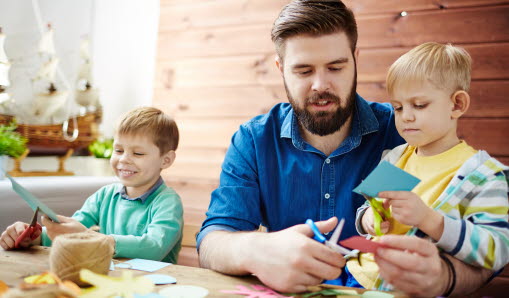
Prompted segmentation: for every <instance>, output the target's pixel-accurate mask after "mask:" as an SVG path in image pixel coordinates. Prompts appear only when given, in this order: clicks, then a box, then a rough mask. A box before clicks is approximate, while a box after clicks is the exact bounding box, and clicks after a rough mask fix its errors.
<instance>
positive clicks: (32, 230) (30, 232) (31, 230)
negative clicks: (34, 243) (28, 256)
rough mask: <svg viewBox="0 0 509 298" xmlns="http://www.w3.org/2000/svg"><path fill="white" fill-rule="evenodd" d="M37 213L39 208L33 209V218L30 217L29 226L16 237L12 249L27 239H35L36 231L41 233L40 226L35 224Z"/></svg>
mask: <svg viewBox="0 0 509 298" xmlns="http://www.w3.org/2000/svg"><path fill="white" fill-rule="evenodd" d="M38 213H39V207H37V209H35V212H34V217H32V221H31V222H30V225H29V226H28V227H27V228H26V229H25V230H24V231H23V233H21V235H19V236H18V238H16V241H15V242H14V248H19V244H20V243H21V242H22V241H23V240H25V238H27V237H30V239H32V240H34V239H35V238H37V236H38V235H36V231H39V232H42V226H41V225H40V224H39V223H38V222H37V214H38ZM39 234H40V233H39Z"/></svg>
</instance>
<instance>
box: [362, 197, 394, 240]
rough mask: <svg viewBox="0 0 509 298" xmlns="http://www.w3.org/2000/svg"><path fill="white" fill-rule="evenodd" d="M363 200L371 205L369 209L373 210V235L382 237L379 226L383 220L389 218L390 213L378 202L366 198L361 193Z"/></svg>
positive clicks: (371, 198)
mask: <svg viewBox="0 0 509 298" xmlns="http://www.w3.org/2000/svg"><path fill="white" fill-rule="evenodd" d="M362 195H363V196H364V198H365V199H366V200H367V201H368V202H369V204H370V205H371V208H372V209H373V217H374V220H373V227H374V228H375V233H376V235H377V236H382V235H383V233H382V230H381V229H380V224H381V223H382V221H383V219H388V218H389V217H391V211H390V210H388V209H385V208H384V206H383V203H382V202H380V201H379V200H377V199H375V198H373V197H370V196H368V195H367V194H365V193H362Z"/></svg>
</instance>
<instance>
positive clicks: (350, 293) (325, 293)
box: [300, 289, 359, 298]
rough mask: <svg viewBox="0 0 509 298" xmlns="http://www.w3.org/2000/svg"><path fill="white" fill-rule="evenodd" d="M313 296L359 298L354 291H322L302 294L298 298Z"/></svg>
mask: <svg viewBox="0 0 509 298" xmlns="http://www.w3.org/2000/svg"><path fill="white" fill-rule="evenodd" d="M314 296H320V297H321V296H359V293H357V291H356V290H339V289H324V290H320V291H316V292H311V293H307V294H303V295H301V296H300V297H303V298H309V297H314Z"/></svg>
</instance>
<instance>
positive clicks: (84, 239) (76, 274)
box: [49, 231, 114, 286]
mask: <svg viewBox="0 0 509 298" xmlns="http://www.w3.org/2000/svg"><path fill="white" fill-rule="evenodd" d="M113 252H114V241H113V240H112V239H111V237H109V236H106V235H103V234H100V233H95V232H91V231H87V232H82V233H72V234H63V235H60V236H58V237H56V238H55V240H54V241H53V244H52V247H51V251H50V255H49V262H50V271H51V272H53V273H55V274H56V275H57V276H58V277H59V278H60V279H62V280H70V281H72V282H74V283H76V284H78V285H80V286H84V285H87V283H85V282H83V281H81V279H80V270H81V269H84V268H86V269H89V270H91V271H93V272H95V273H99V274H106V275H107V274H108V271H109V268H110V263H111V258H112V256H113Z"/></svg>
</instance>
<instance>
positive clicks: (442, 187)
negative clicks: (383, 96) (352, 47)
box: [341, 42, 509, 291]
mask: <svg viewBox="0 0 509 298" xmlns="http://www.w3.org/2000/svg"><path fill="white" fill-rule="evenodd" d="M470 67H471V58H470V56H469V55H468V53H467V52H466V51H465V50H464V49H462V48H458V47H455V46H452V45H450V44H448V45H443V44H438V43H433V42H428V43H425V44H422V45H420V46H417V47H416V48H414V49H412V50H411V51H409V52H408V53H406V54H404V55H403V56H401V57H400V58H399V59H398V60H397V61H396V62H395V63H394V64H393V65H392V66H391V67H390V69H389V72H388V75H387V90H388V93H389V95H390V97H391V104H392V106H393V108H394V112H395V121H396V127H397V129H398V132H399V134H400V135H401V136H402V137H403V138H404V139H405V140H406V141H407V144H404V145H401V146H399V147H396V148H394V149H393V150H391V151H390V152H389V153H388V154H386V155H385V156H384V158H383V159H384V160H387V161H389V162H391V163H393V164H395V165H396V166H397V167H399V168H401V169H403V170H405V171H406V172H408V173H410V174H412V175H414V176H416V177H417V178H419V179H421V182H420V183H419V184H418V185H417V186H416V187H415V188H414V189H413V191H412V192H403V191H386V192H380V193H379V194H378V197H379V198H382V199H384V206H385V207H386V208H389V207H390V208H391V212H392V216H391V217H390V218H387V219H385V221H384V222H382V225H381V226H382V229H383V231H384V232H388V233H389V234H400V235H401V234H407V235H415V236H418V237H428V238H430V239H431V240H432V241H435V242H436V245H437V246H438V247H439V248H440V249H441V250H442V251H444V252H447V253H448V254H450V255H452V256H454V257H455V258H458V259H460V260H462V261H463V262H466V263H469V264H471V265H474V266H480V267H484V268H488V269H492V270H498V269H500V268H502V267H503V266H504V265H506V264H507V263H508V262H509V245H508V243H509V225H508V223H507V220H508V216H507V213H508V210H509V202H508V198H507V191H508V183H507V176H508V169H509V168H508V167H506V166H505V165H503V164H501V163H500V162H498V161H497V160H495V159H493V158H491V157H490V156H489V155H488V154H487V153H486V152H485V151H477V150H475V149H474V148H472V147H470V146H468V145H467V144H466V143H465V142H464V141H462V140H460V139H459V138H458V135H457V133H456V129H457V124H458V123H457V122H458V119H459V118H460V117H461V116H462V115H463V114H464V113H465V112H466V111H467V109H468V106H469V104H470V96H469V94H468V93H467V91H468V89H469V86H470ZM373 218H374V216H373V210H372V208H371V207H370V206H369V204H365V205H364V206H362V207H360V208H359V210H358V211H357V218H356V227H357V230H358V232H359V234H361V235H363V234H364V235H365V234H371V235H375V231H374V225H373V221H374V219H373ZM359 258H360V259H350V260H349V261H348V262H347V266H346V270H345V272H346V273H345V274H344V275H343V276H342V277H341V280H342V284H343V285H347V286H362V287H364V288H369V289H371V288H378V289H379V290H390V289H391V288H392V287H391V286H390V281H383V280H382V279H381V278H380V276H379V275H378V266H377V265H376V262H375V261H376V258H375V257H374V256H373V254H361V255H360V256H359ZM359 260H360V262H359ZM400 278H403V277H400ZM449 286H450V289H449V290H450V291H452V288H453V287H454V283H453V282H452V281H451V282H450V284H449Z"/></svg>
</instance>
